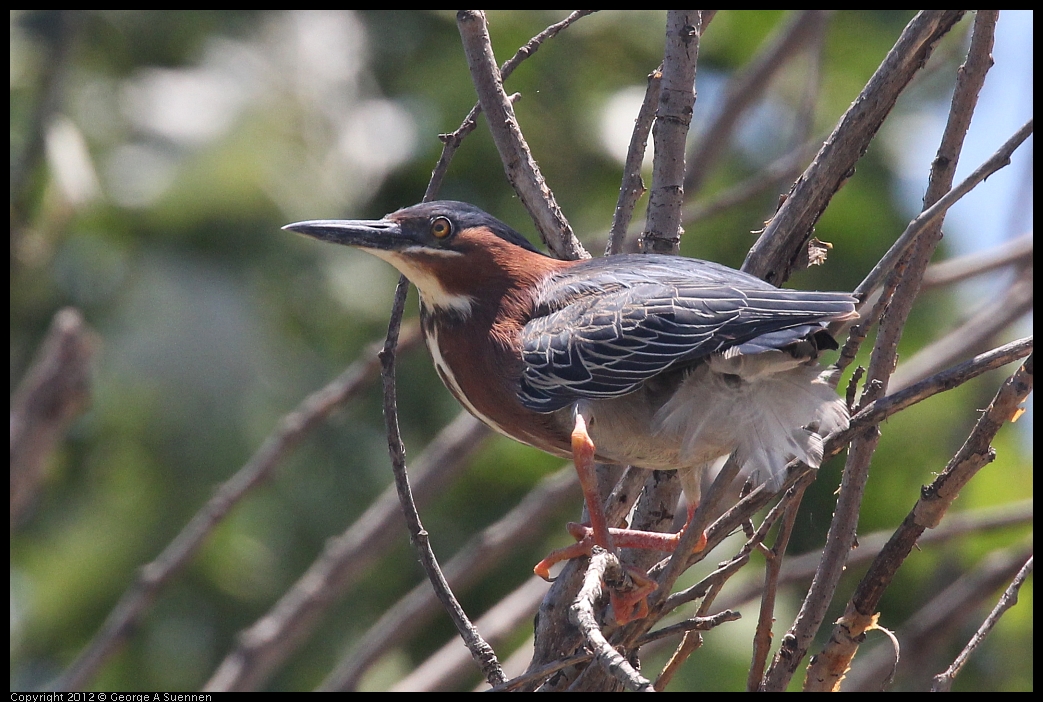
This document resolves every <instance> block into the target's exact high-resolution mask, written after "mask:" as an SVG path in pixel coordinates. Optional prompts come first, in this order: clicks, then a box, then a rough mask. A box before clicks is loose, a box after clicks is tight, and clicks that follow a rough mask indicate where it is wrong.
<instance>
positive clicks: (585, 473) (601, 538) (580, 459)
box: [533, 413, 706, 624]
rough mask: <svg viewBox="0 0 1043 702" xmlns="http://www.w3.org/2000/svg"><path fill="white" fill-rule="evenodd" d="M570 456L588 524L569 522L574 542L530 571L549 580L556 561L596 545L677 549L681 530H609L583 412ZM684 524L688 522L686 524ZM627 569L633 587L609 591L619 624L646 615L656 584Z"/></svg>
mask: <svg viewBox="0 0 1043 702" xmlns="http://www.w3.org/2000/svg"><path fill="white" fill-rule="evenodd" d="M572 455H573V461H574V463H575V464H576V473H577V474H578V475H579V484H580V487H581V488H582V490H583V499H584V500H585V501H586V503H587V512H588V513H589V514H590V526H589V527H587V526H583V525H582V524H576V523H574V522H570V523H569V524H568V527H567V528H568V530H569V533H570V534H571V535H572V536H573V538H575V539H576V543H574V544H572V545H571V546H566V547H565V548H559V549H557V550H555V551H552V552H551V553H550V554H548V555H547V557H546V558H544V559H543V560H542V561H540V562H539V563H537V564H536V567H535V568H533V572H535V573H536V575H538V576H540V577H541V578H543V579H544V580H550V569H551V566H553V565H554V564H556V563H559V562H561V561H567V560H569V559H571V558H578V557H580V556H590V553H591V549H593V547H594V546H595V545H597V546H601V547H602V548H604V549H605V550H607V551H614V550H615V547H616V546H619V547H622V548H642V549H647V550H653V551H662V552H664V553H670V552H672V551H673V550H674V549H675V548H677V544H678V542H679V541H680V540H681V535H682V534H683V533H684V529H681V531H679V532H678V533H676V534H661V533H658V532H653V531H638V530H636V529H610V528H609V527H608V521H607V520H606V519H605V510H604V508H603V507H602V506H601V500H600V498H599V496H598V483H597V476H596V474H595V472H594V442H593V441H592V440H591V438H590V434H588V433H587V424H586V420H585V419H584V418H583V415H582V414H578V413H577V415H576V426H575V429H574V430H573V432H572ZM694 512H695V507H694V506H689V509H688V521H689V522H691V520H692V514H693V513H694ZM685 526H686V527H687V523H686V525H685ZM705 547H706V535H705V534H703V537H702V538H701V539H700V540H699V543H698V544H696V547H695V549H694V550H693V553H698V552H699V551H701V550H703V548H705ZM627 572H628V573H629V574H630V577H631V578H632V579H633V581H634V586H635V587H634V588H633V589H632V590H631V591H630V592H628V593H625V594H623V593H619V592H616V591H611V592H610V593H609V596H610V599H611V601H612V611H613V614H614V615H615V618H616V621H617V622H618V623H619V624H625V623H627V622H629V621H633V620H635V619H642V618H644V617H645V616H647V614H648V602H647V601H646V598H647V597H648V595H650V594H651V593H652V592H654V591H655V588H656V583H655V581H654V580H651V579H649V577H648V576H647V574H645V573H643V572H641V571H639V570H636V569H634V568H627Z"/></svg>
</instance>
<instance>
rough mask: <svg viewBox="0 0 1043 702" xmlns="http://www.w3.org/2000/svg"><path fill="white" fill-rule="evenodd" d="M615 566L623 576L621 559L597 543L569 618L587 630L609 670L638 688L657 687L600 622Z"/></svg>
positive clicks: (584, 632)
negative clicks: (597, 609)
mask: <svg viewBox="0 0 1043 702" xmlns="http://www.w3.org/2000/svg"><path fill="white" fill-rule="evenodd" d="M611 570H616V571H619V572H618V575H616V576H615V578H614V579H619V578H621V577H622V570H623V567H622V566H621V565H620V564H619V561H618V559H616V557H615V556H613V555H612V554H611V553H608V552H607V551H605V550H603V549H600V548H598V547H595V548H594V555H593V556H591V558H590V565H589V566H588V567H587V574H586V576H585V577H584V579H583V587H582V588H581V589H580V591H579V594H578V595H577V596H576V601H575V602H574V603H573V604H572V606H571V607H570V608H569V618H570V619H571V620H572V623H573V624H575V625H576V626H577V627H578V628H579V629H580V631H582V632H583V635H584V638H586V640H587V643H588V644H589V645H590V646H591V648H593V649H594V658H595V659H596V660H597V661H598V663H600V664H601V666H602V667H603V668H605V670H606V671H608V672H609V674H611V675H612V676H613V677H615V678H617V679H618V680H620V681H622V682H623V684H624V685H626V686H627V687H628V688H630V689H631V690H633V691H634V692H651V691H654V688H653V687H652V683H651V682H649V681H648V680H646V679H645V678H644V677H642V676H641V674H640V673H639V672H637V671H636V670H634V667H633V666H631V665H630V663H629V662H628V661H627V659H626V658H624V657H623V656H621V655H620V654H619V652H618V651H616V649H615V648H613V647H612V645H611V644H610V643H609V642H608V639H606V638H605V635H604V634H603V633H601V628H600V627H599V626H598V622H597V618H596V616H595V614H594V605H595V603H596V602H597V600H598V598H599V597H600V596H601V581H602V579H604V578H609V579H613V576H612V574H611V573H610V572H609V571H611Z"/></svg>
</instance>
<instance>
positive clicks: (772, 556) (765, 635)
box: [746, 485, 806, 692]
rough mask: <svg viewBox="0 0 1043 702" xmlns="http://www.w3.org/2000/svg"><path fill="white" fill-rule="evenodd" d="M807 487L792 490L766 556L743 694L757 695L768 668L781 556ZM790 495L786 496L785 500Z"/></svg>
mask: <svg viewBox="0 0 1043 702" xmlns="http://www.w3.org/2000/svg"><path fill="white" fill-rule="evenodd" d="M805 489H806V487H803V486H800V485H797V486H794V487H793V488H791V490H792V491H793V493H794V494H793V498H792V500H791V501H790V502H789V504H787V506H786V512H785V515H784V516H783V520H782V526H781V527H780V529H779V534H778V536H777V537H776V538H775V545H774V546H773V547H772V549H771V551H770V552H769V555H768V559H767V560H768V562H767V564H766V566H765V569H764V594H763V595H762V596H761V606H760V611H759V612H758V615H757V629H756V630H755V632H754V635H753V653H752V656H751V662H750V671H749V674H748V675H747V676H746V691H747V692H756V691H757V690H759V689H760V685H761V679H762V677H763V675H764V669H765V668H766V667H767V661H768V653H769V652H770V649H771V639H772V633H771V628H772V624H774V622H775V597H776V594H777V593H778V588H779V574H780V573H781V572H782V563H783V556H784V555H785V554H786V547H787V546H788V545H789V540H790V536H791V535H792V534H793V525H794V524H796V522H797V511H798V510H799V509H800V502H801V499H802V498H803V496H804V491H805ZM788 495H789V493H787V496H788Z"/></svg>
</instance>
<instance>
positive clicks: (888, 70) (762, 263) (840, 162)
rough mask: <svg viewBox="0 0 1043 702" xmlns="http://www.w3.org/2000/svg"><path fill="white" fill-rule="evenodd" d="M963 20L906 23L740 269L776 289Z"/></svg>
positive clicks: (937, 16) (925, 18)
mask: <svg viewBox="0 0 1043 702" xmlns="http://www.w3.org/2000/svg"><path fill="white" fill-rule="evenodd" d="M962 16H963V11H962V10H925V11H923V12H920V13H919V14H918V15H917V16H916V17H914V18H913V19H912V21H910V22H909V24H908V25H907V26H906V28H905V31H903V32H902V36H901V37H899V39H898V41H897V42H896V43H895V46H894V48H893V49H891V51H890V52H889V53H888V55H887V57H886V58H885V59H884V61H883V63H881V64H880V67H879V68H878V69H877V71H876V73H875V74H874V75H873V77H872V78H871V79H870V80H869V82H868V83H867V84H866V87H865V88H864V89H863V90H862V93H861V95H859V96H858V98H857V99H856V100H855V102H854V103H853V104H852V105H851V107H850V108H849V109H848V111H847V112H846V113H845V114H844V116H843V117H841V119H840V122H839V123H838V124H837V127H836V129H835V130H834V131H833V134H832V135H831V136H830V137H829V139H828V140H826V143H825V144H823V145H822V148H821V149H820V150H819V153H818V155H817V156H816V157H815V160H814V162H812V164H811V165H810V166H808V168H807V170H806V171H804V174H803V175H802V176H801V177H800V178H799V179H798V180H797V182H796V183H795V184H794V185H793V188H792V189H791V190H790V192H789V195H788V196H787V198H786V202H785V203H783V205H782V207H781V208H779V211H778V212H776V213H775V216H774V217H772V219H771V222H769V224H768V226H767V227H765V229H764V233H763V234H761V236H760V238H759V239H758V240H757V243H756V244H754V246H753V248H752V249H751V250H750V253H749V255H748V256H747V257H746V261H745V262H744V263H743V265H742V270H744V271H746V272H747V273H751V274H753V275H756V276H757V277H759V278H762V279H764V280H767V281H768V282H769V283H773V284H775V285H781V284H782V283H783V282H785V281H786V279H787V278H788V277H789V272H790V263H789V262H790V261H791V260H792V259H793V258H794V257H795V256H796V255H797V252H799V251H800V250H801V249H802V248H803V245H804V242H806V241H807V240H808V239H809V238H810V237H811V232H812V229H813V227H814V226H815V222H817V221H818V218H819V217H820V216H821V215H822V212H823V211H825V209H826V206H827V205H828V204H829V201H830V200H831V199H832V197H833V195H834V193H836V192H837V191H838V190H839V189H840V188H841V186H842V185H843V184H844V181H846V180H847V179H848V178H850V177H851V175H852V173H853V172H854V168H855V164H856V163H857V162H858V159H859V158H861V156H862V154H864V153H865V152H866V149H867V148H868V147H869V142H870V141H871V140H872V138H873V137H874V136H875V134H876V132H877V130H878V129H879V128H880V125H881V124H883V121H884V118H886V117H887V115H888V114H889V113H890V111H891V108H892V107H894V104H895V101H897V100H898V96H899V95H900V94H901V92H902V91H903V90H904V89H905V87H906V86H907V85H908V84H909V81H910V80H912V78H913V76H914V75H916V73H917V71H919V70H920V68H922V67H923V66H924V65H925V64H926V63H927V59H928V58H929V57H930V55H931V52H932V50H933V48H934V45H935V44H936V43H937V41H938V40H939V39H940V38H941V37H942V36H944V35H945V34H946V33H947V32H948V31H949V30H950V29H951V28H952V26H953V25H954V24H956V22H957V21H958V20H959V19H960V17H962Z"/></svg>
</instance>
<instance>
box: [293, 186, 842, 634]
mask: <svg viewBox="0 0 1043 702" xmlns="http://www.w3.org/2000/svg"><path fill="white" fill-rule="evenodd" d="M285 229H289V230H291V231H295V232H299V233H301V234H306V235H308V236H311V237H314V238H316V239H321V240H323V241H329V242H333V243H337V244H344V245H347V246H353V247H356V248H359V249H363V250H365V251H368V252H369V253H371V254H373V255H374V256H377V257H379V258H382V259H384V260H385V261H387V262H388V263H390V264H391V265H393V266H394V267H395V268H397V269H398V270H399V271H400V272H401V273H402V274H403V275H405V276H406V277H407V278H408V279H409V280H410V281H411V282H412V283H413V284H414V285H416V287H417V288H418V289H419V291H420V315H421V316H420V319H421V328H422V330H423V334H424V338H425V340H426V341H427V347H428V349H429V350H430V352H431V357H432V359H433V360H434V364H435V368H436V369H437V370H438V374H439V375H440V376H441V378H442V381H443V382H444V383H445V385H446V387H447V388H448V389H449V391H450V392H451V393H452V394H453V395H454V396H455V397H456V399H457V400H459V401H460V403H461V404H462V405H463V406H464V407H466V408H467V410H468V411H469V412H470V413H471V414H473V415H474V416H475V417H477V418H478V419H480V420H481V421H483V422H485V423H486V424H488V425H489V426H490V427H492V428H493V429H495V430H496V431H498V432H499V433H501V434H504V435H506V436H509V437H511V438H513V439H516V440H518V441H521V442H522V443H525V444H529V445H530V446H535V447H536V448H538V449H542V450H544V451H547V452H549V453H552V454H555V455H557V456H562V457H565V458H572V459H573V460H574V461H575V465H576V471H577V473H578V474H579V480H580V485H581V487H582V490H583V496H584V499H585V500H586V505H587V510H588V513H589V516H590V527H589V528H587V527H578V526H576V525H570V527H571V528H570V532H572V534H573V536H575V537H576V538H577V539H579V542H578V543H577V544H575V545H574V546H572V547H568V548H565V549H559V550H558V551H556V552H555V553H552V554H551V555H550V556H548V557H547V559H545V560H544V561H542V562H541V563H540V564H538V565H537V567H536V568H535V571H536V572H537V573H538V574H539V575H541V576H543V577H545V578H546V577H548V576H549V567H550V566H551V565H552V564H553V563H555V562H558V561H561V560H565V559H567V558H572V557H576V556H579V555H581V554H588V555H589V553H590V551H591V549H592V548H593V546H594V545H595V544H597V545H599V546H601V547H603V548H606V549H608V550H613V549H614V548H615V547H617V546H619V547H637V548H651V549H655V550H659V551H672V550H673V548H674V547H675V546H676V544H677V542H678V541H679V539H680V534H681V533H683V530H682V532H678V533H677V534H655V533H651V532H640V531H635V530H629V529H615V528H613V529H609V528H608V525H607V523H606V519H605V516H604V510H603V508H602V505H601V503H600V501H599V498H598V491H597V479H596V477H595V473H594V461H595V460H598V461H603V462H607V463H620V464H631V465H636V466H640V467H643V468H648V469H659V470H663V469H673V470H678V471H679V475H680V478H681V485H682V488H683V490H684V492H685V496H686V498H687V500H688V505H689V519H690V518H691V514H692V511H693V510H694V506H695V505H696V504H697V503H698V501H699V492H700V483H701V480H702V477H703V474H704V473H705V472H706V471H707V470H708V469H710V468H711V467H712V466H713V465H714V464H715V463H718V464H719V463H723V460H724V459H726V458H727V457H728V456H730V455H732V454H735V456H736V458H737V459H738V460H739V461H741V463H742V464H743V470H744V473H745V474H747V475H750V476H753V477H758V476H759V479H760V480H761V481H764V482H768V483H770V484H771V485H772V486H774V487H777V486H778V485H779V484H780V483H781V479H782V478H783V477H784V467H785V465H786V464H787V462H788V461H789V460H791V459H793V458H798V459H800V460H801V461H803V462H805V463H807V464H809V465H812V466H818V465H819V463H820V462H821V460H822V441H821V438H820V437H821V436H824V435H826V434H827V433H829V432H831V431H833V430H835V429H838V428H841V427H845V426H846V425H847V421H848V415H847V408H846V407H845V405H844V403H843V401H841V399H840V398H839V397H838V396H837V394H836V392H835V391H834V390H833V388H832V387H831V386H830V385H828V384H827V383H825V382H824V381H823V380H821V379H820V377H819V376H820V372H821V368H820V367H819V364H818V363H817V361H816V359H817V358H818V355H819V352H820V350H822V349H824V348H828V349H835V348H837V344H836V342H835V341H834V340H833V338H832V337H831V336H830V335H829V333H828V332H827V331H826V326H827V324H828V323H829V322H831V321H834V320H847V319H852V318H854V317H855V316H856V314H855V311H854V310H855V298H854V297H852V296H851V295H849V294H847V293H840V292H805V291H798V290H782V289H779V288H776V287H774V286H773V285H770V284H768V283H766V282H764V281H762V280H759V279H758V278H754V277H753V276H750V275H747V274H745V273H741V272H739V271H736V270H732V269H731V268H727V267H725V266H721V265H718V264H716V263H709V262H706V261H699V260H696V259H691V258H684V257H679V256H662V255H619V256H610V257H606V258H596V259H589V260H584V261H561V260H558V259H554V258H551V257H549V256H546V255H545V254H543V253H541V252H540V251H538V250H537V249H536V248H534V247H533V246H532V245H531V244H530V243H529V242H528V240H527V239H525V237H523V236H522V235H521V234H519V233H518V232H516V231H514V230H513V229H511V228H510V227H508V226H507V225H506V224H504V223H503V222H500V221H499V220H497V219H495V218H494V217H492V216H491V215H489V214H487V213H485V212H483V211H482V210H481V209H479V208H477V207H475V206H474V205H469V204H466V203H462V202H453V201H438V202H426V203H422V204H419V205H414V206H412V207H407V208H405V209H401V210H398V211H397V212H393V213H391V214H389V215H387V216H386V217H385V218H384V219H380V220H317V221H308V222H298V223H296V224H290V225H287V226H286V227H285ZM702 544H705V541H703V542H702ZM697 548H702V545H700V546H699V547H697ZM634 575H635V577H636V578H640V577H641V574H636V573H635V574H634ZM650 583H651V581H649V580H648V579H647V578H645V579H644V581H643V582H642V583H641V588H640V593H639V594H638V595H636V596H632V597H630V598H625V597H623V596H620V597H619V598H618V599H614V600H613V610H614V613H615V616H616V619H617V620H618V621H620V622H621V623H622V622H624V621H626V620H629V619H632V618H639V617H641V616H644V612H646V611H647V609H646V607H645V605H644V596H645V595H646V594H647V593H648V591H650V589H652V588H651V586H650Z"/></svg>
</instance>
